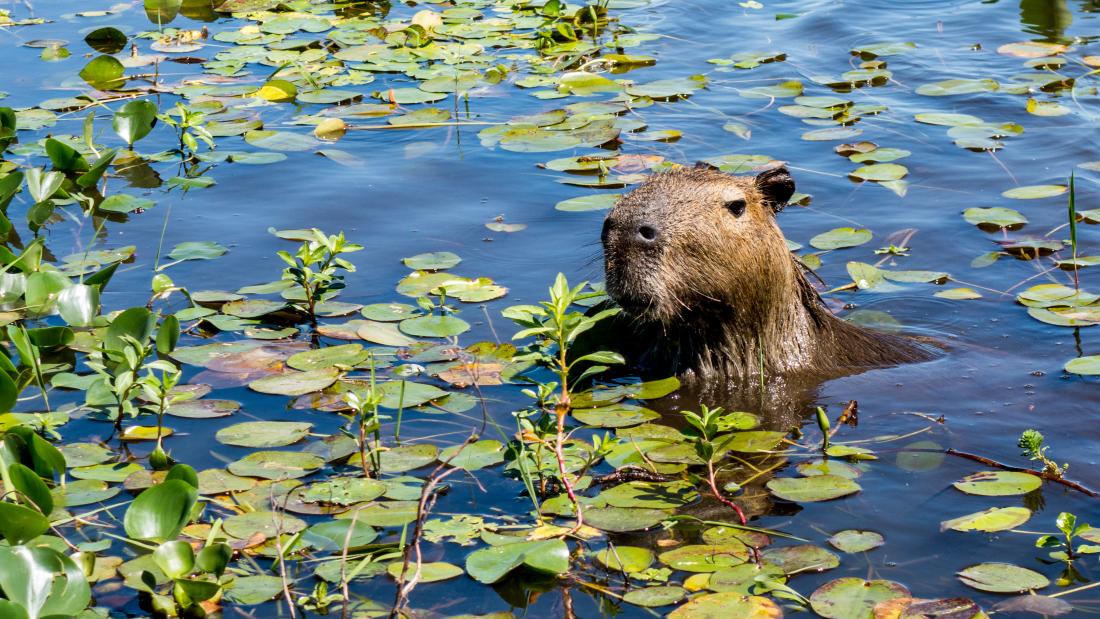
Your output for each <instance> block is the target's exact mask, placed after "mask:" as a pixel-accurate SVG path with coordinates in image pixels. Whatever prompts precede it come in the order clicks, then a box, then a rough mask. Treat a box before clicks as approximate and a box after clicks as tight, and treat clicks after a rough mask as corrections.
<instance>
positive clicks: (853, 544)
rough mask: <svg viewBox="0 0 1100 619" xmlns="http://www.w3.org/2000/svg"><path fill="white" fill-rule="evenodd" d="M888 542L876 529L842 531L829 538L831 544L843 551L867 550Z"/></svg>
mask: <svg viewBox="0 0 1100 619" xmlns="http://www.w3.org/2000/svg"><path fill="white" fill-rule="evenodd" d="M884 543H886V540H885V539H883V537H882V534H881V533H875V532H874V531H856V530H847V531H841V532H839V533H837V534H835V535H833V536H832V537H830V538H829V544H831V545H832V547H833V548H836V549H837V550H839V551H841V552H847V553H856V552H866V551H868V550H871V549H872V548H878V547H879V546H881V545H883V544H884Z"/></svg>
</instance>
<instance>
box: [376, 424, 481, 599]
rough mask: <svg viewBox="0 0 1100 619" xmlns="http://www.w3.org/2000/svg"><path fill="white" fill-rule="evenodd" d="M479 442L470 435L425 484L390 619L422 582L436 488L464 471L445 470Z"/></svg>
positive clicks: (455, 469) (417, 507)
mask: <svg viewBox="0 0 1100 619" xmlns="http://www.w3.org/2000/svg"><path fill="white" fill-rule="evenodd" d="M475 440H477V435H476V434H470V436H469V438H467V439H466V442H464V443H463V444H462V446H461V447H459V448H458V451H456V452H455V453H454V454H453V455H452V456H451V457H450V458H447V459H446V460H445V461H443V462H441V463H439V466H437V467H435V469H434V470H433V471H432V473H431V475H429V476H428V481H427V482H426V483H425V484H424V488H423V489H421V491H420V501H419V502H418V503H417V506H416V525H415V526H414V527H413V535H412V543H410V544H406V545H405V548H404V551H403V556H402V565H401V574H400V576H399V577H398V578H397V592H396V593H395V594H394V599H393V608H391V609H390V618H391V619H394V618H396V617H397V616H398V615H399V614H400V613H401V611H402V610H403V609H404V608H405V606H406V605H407V604H408V603H409V594H411V593H412V590H413V589H414V588H415V587H416V585H417V583H419V582H420V566H421V558H422V557H421V554H420V538H421V537H422V535H423V532H424V521H425V520H426V519H427V518H428V514H429V513H431V511H432V508H433V507H435V500H436V493H435V489H436V486H438V485H439V483H440V482H441V481H443V480H444V479H446V478H447V477H449V476H451V475H452V474H454V473H456V472H458V471H460V470H462V469H459V468H451V469H448V470H446V471H443V469H444V468H445V467H447V466H449V465H450V463H451V461H452V460H454V459H455V458H457V457H458V455H459V454H460V453H462V451H463V450H464V449H466V447H467V446H468V445H470V444H472V443H473V442H474V441H475ZM440 471H442V472H440ZM410 553H415V554H416V571H415V572H414V573H413V575H412V579H411V580H409V581H407V582H406V576H407V575H408V571H409V562H410V556H409V555H410Z"/></svg>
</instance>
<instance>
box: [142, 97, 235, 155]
mask: <svg viewBox="0 0 1100 619" xmlns="http://www.w3.org/2000/svg"><path fill="white" fill-rule="evenodd" d="M156 118H157V120H159V121H160V122H162V123H164V124H166V125H168V126H169V127H172V129H174V130H175V132H176V137H177V139H178V140H179V146H178V147H177V149H176V152H177V153H179V155H180V158H181V159H183V160H184V161H190V160H192V159H194V158H195V156H196V155H197V154H198V152H199V142H200V141H201V142H202V143H203V144H206V146H207V148H209V149H210V150H214V149H215V148H217V146H216V145H215V144H214V136H213V135H211V134H210V130H209V129H207V128H206V113H205V112H201V111H197V110H194V109H192V108H190V107H188V106H186V105H184V104H183V103H182V102H176V107H175V109H173V110H169V111H168V112H165V113H163V114H157V115H156ZM128 135H135V134H130V133H128ZM134 139H135V140H136V139H137V138H134Z"/></svg>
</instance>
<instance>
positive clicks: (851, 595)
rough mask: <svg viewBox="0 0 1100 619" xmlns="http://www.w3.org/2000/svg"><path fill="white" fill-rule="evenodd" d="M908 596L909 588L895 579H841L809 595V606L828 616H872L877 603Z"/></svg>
mask: <svg viewBox="0 0 1100 619" xmlns="http://www.w3.org/2000/svg"><path fill="white" fill-rule="evenodd" d="M905 597H909V590H908V589H906V588H905V587H904V586H902V585H900V584H898V583H896V582H894V581H892V580H863V579H862V578H838V579H836V580H833V581H830V582H827V583H825V584H824V585H821V586H820V587H818V588H817V590H816V591H814V592H813V593H812V594H810V605H811V606H812V607H813V609H814V612H815V613H817V614H819V615H821V616H822V617H826V618H828V619H873V618H874V617H875V613H874V609H875V606H876V605H877V604H881V603H882V602H886V601H889V600H893V599H896V598H905Z"/></svg>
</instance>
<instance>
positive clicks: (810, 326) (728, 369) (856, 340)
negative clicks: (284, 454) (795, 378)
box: [602, 167, 935, 381]
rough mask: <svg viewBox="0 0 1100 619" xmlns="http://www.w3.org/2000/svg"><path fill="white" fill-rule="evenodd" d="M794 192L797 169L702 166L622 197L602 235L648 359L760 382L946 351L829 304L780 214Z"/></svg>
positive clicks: (612, 280) (612, 282)
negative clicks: (741, 170) (863, 323)
mask: <svg viewBox="0 0 1100 619" xmlns="http://www.w3.org/2000/svg"><path fill="white" fill-rule="evenodd" d="M793 191H794V182H793V181H792V180H791V178H790V175H789V174H788V173H787V170H786V169H785V168H779V169H774V170H769V171H766V172H764V173H761V174H760V175H759V176H757V177H755V178H752V177H736V176H729V175H727V174H723V173H721V172H719V171H716V170H713V169H705V168H699V167H696V168H694V169H681V170H676V171H671V172H665V173H660V174H655V175H653V176H652V177H650V179H649V180H647V181H646V182H645V183H644V184H642V185H641V186H639V187H638V188H637V189H635V190H633V191H631V192H630V193H628V194H626V195H625V196H623V197H622V198H621V199H620V200H619V202H618V203H617V204H616V205H615V208H614V209H613V210H612V211H611V213H610V215H608V217H607V220H606V221H605V222H604V231H603V235H602V240H603V247H604V267H605V270H606V276H607V292H608V294H609V295H610V296H611V297H612V298H613V299H614V300H615V301H616V302H618V303H619V305H621V306H622V308H623V310H624V314H625V315H626V316H627V317H628V318H630V319H632V320H633V324H634V326H635V328H636V331H637V338H636V340H638V341H641V342H643V344H642V345H641V348H642V351H641V354H640V356H639V359H638V361H639V363H640V364H642V365H643V366H644V367H650V368H653V367H657V368H662V369H673V370H674V371H675V372H677V373H679V374H681V375H685V374H687V375H690V374H696V375H700V376H719V375H720V376H726V377H729V378H730V379H737V378H741V379H742V380H750V381H751V380H754V379H755V378H757V377H758V376H760V374H761V372H763V374H764V375H766V376H768V377H774V376H790V375H795V374H801V373H813V374H820V375H840V374H845V373H849V372H850V371H852V370H858V369H859V368H869V367H881V366H890V365H897V364H901V363H907V362H913V361H922V360H926V359H930V358H932V357H934V356H935V352H934V351H933V350H931V349H929V348H928V347H925V346H923V345H921V344H919V343H917V342H916V341H915V340H913V339H910V338H907V337H903V336H897V335H890V334H886V333H880V332H877V331H870V330H867V329H864V328H861V327H859V326H856V325H854V324H851V323H849V322H846V321H844V320H841V319H839V318H837V317H835V316H833V315H832V313H831V312H829V311H828V310H827V309H826V308H825V307H824V306H823V305H822V302H821V298H820V297H819V296H818V293H817V291H816V289H814V287H813V286H812V285H811V284H810V282H809V281H807V279H806V277H805V275H804V273H803V269H802V267H801V266H800V265H799V264H798V263H797V262H796V261H795V259H794V257H793V256H792V255H791V253H790V251H789V250H788V249H787V246H786V243H785V242H784V239H783V233H782V232H781V231H780V229H779V226H778V225H777V224H776V221H775V213H776V212H778V211H779V210H781V209H782V207H783V206H784V205H785V204H786V202H787V200H788V199H789V198H790V196H791V194H792V193H793ZM740 200H743V201H744V202H743V204H741V203H739V201H740ZM742 207H743V212H741V213H740V214H739V215H738V214H737V212H738V211H740V210H741V209H742ZM643 233H644V234H643ZM647 236H650V237H652V238H646V237H647Z"/></svg>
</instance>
